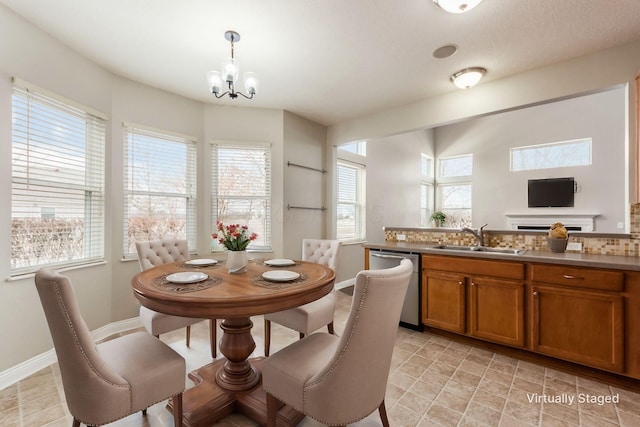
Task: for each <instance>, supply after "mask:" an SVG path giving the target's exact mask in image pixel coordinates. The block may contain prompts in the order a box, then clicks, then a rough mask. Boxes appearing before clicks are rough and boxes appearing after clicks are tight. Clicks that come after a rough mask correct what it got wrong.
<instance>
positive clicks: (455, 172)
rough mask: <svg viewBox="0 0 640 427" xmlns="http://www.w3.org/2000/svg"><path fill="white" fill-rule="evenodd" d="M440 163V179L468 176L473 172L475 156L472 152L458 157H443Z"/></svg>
mask: <svg viewBox="0 0 640 427" xmlns="http://www.w3.org/2000/svg"><path fill="white" fill-rule="evenodd" d="M438 163H439V165H440V169H439V173H438V177H439V178H440V179H442V178H453V177H468V176H471V175H472V174H473V156H472V155H471V154H466V155H464V156H456V157H443V158H441V159H440V160H439V162H438Z"/></svg>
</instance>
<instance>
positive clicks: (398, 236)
mask: <svg viewBox="0 0 640 427" xmlns="http://www.w3.org/2000/svg"><path fill="white" fill-rule="evenodd" d="M396 238H397V239H398V242H404V241H405V240H407V236H406V235H405V234H398V235H397V236H396Z"/></svg>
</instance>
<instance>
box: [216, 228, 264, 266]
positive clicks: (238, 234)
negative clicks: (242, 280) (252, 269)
mask: <svg viewBox="0 0 640 427" xmlns="http://www.w3.org/2000/svg"><path fill="white" fill-rule="evenodd" d="M217 229H218V230H217V232H216V233H213V234H211V237H212V238H213V239H214V240H216V239H217V240H218V242H219V243H220V244H221V245H224V247H225V248H227V249H228V250H229V253H228V254H227V267H228V268H229V273H243V272H244V271H245V269H246V266H247V261H248V258H247V246H249V243H251V242H252V241H253V240H256V238H257V237H258V235H257V234H256V233H249V227H247V226H246V225H240V224H230V225H224V224H223V223H222V222H220V221H218V222H217Z"/></svg>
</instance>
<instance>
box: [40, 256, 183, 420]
mask: <svg viewBox="0 0 640 427" xmlns="http://www.w3.org/2000/svg"><path fill="white" fill-rule="evenodd" d="M35 282H36V288H37V289H38V294H39V295H40V301H41V303H42V308H43V309H44V314H45V316H46V318H47V323H48V324H49V330H50V331H51V336H52V338H53V344H54V347H55V350H56V356H57V357H58V365H59V366H60V374H61V376H62V385H63V387H64V394H65V397H66V401H67V406H68V408H69V412H70V413H71V415H72V416H73V427H78V426H80V423H83V424H86V425H91V426H94V425H103V424H108V423H111V422H113V421H116V420H118V419H120V418H123V417H126V416H128V415H131V414H133V413H135V412H138V411H142V412H143V414H146V410H147V408H148V407H149V406H151V405H153V404H155V403H158V402H160V401H163V400H165V399H167V398H170V397H171V398H172V399H173V418H174V425H175V426H182V392H183V390H184V388H185V375H186V367H185V361H184V359H183V358H182V356H180V355H179V354H178V353H176V352H175V351H173V350H172V349H171V348H170V347H169V346H167V345H166V344H164V343H163V342H161V341H160V340H158V339H157V338H155V337H153V336H151V335H149V334H147V333H146V332H136V333H132V334H128V335H124V336H121V337H118V338H115V339H112V340H109V341H105V342H104V343H101V344H97V345H96V344H95V343H94V342H93V339H92V337H91V333H90V332H89V328H88V327H87V324H86V323H85V321H84V319H83V318H82V317H81V315H80V310H79V308H78V302H77V300H76V297H75V292H74V290H73V287H72V285H71V281H70V280H69V279H68V278H67V277H65V276H62V275H61V274H60V273H58V272H57V271H54V270H49V269H42V270H40V271H38V273H36V277H35Z"/></svg>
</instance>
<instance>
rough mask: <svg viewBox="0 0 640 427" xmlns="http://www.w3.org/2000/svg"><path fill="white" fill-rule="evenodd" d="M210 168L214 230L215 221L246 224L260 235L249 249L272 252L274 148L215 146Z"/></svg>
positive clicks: (219, 248)
mask: <svg viewBox="0 0 640 427" xmlns="http://www.w3.org/2000/svg"><path fill="white" fill-rule="evenodd" d="M211 168H212V171H211V191H212V195H211V218H212V220H213V222H212V224H211V229H212V230H214V231H215V229H216V221H222V222H224V223H225V224H240V225H247V226H248V227H249V231H250V232H252V233H257V234H258V238H257V239H256V240H254V241H253V242H251V244H250V245H249V249H253V250H264V251H268V250H271V146H270V145H269V144H266V143H263V144H256V143H253V144H242V143H214V144H212V146H211ZM212 245H213V249H214V250H222V249H223V248H222V247H221V246H219V245H218V242H216V241H212Z"/></svg>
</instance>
